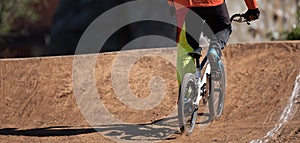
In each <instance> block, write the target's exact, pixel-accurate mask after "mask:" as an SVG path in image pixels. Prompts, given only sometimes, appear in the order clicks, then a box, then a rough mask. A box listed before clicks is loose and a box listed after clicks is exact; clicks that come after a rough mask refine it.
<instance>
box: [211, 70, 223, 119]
mask: <svg viewBox="0 0 300 143" xmlns="http://www.w3.org/2000/svg"><path fill="white" fill-rule="evenodd" d="M220 68H221V69H220V70H221V74H222V75H221V79H220V80H218V81H214V80H212V79H211V78H209V80H208V81H209V83H210V90H209V99H208V102H209V103H208V104H209V113H210V119H211V120H214V119H218V118H220V117H221V115H222V112H223V108H224V98H225V93H226V78H225V69H224V66H223V64H220Z"/></svg>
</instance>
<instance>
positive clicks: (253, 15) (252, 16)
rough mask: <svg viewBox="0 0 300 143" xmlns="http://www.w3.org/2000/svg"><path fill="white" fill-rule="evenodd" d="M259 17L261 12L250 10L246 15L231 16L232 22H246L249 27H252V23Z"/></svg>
mask: <svg viewBox="0 0 300 143" xmlns="http://www.w3.org/2000/svg"><path fill="white" fill-rule="evenodd" d="M259 16H260V11H259V10H258V9H249V10H248V11H247V12H246V13H244V14H242V13H241V14H234V15H233V16H231V18H230V21H235V22H238V23H243V22H246V23H247V24H248V25H250V22H251V21H253V20H256V19H258V18H259Z"/></svg>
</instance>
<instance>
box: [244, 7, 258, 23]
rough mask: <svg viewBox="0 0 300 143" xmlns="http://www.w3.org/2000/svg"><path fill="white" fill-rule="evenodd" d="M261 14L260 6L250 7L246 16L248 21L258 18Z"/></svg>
mask: <svg viewBox="0 0 300 143" xmlns="http://www.w3.org/2000/svg"><path fill="white" fill-rule="evenodd" d="M259 16H260V11H259V9H258V8H256V9H248V11H247V12H246V13H245V14H244V18H245V19H246V20H247V21H253V20H257V19H258V18H259Z"/></svg>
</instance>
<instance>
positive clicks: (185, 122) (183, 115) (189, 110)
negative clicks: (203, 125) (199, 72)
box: [178, 73, 198, 135]
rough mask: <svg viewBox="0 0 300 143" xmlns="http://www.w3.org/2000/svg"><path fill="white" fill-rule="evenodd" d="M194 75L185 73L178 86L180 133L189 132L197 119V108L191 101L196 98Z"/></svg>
mask: <svg viewBox="0 0 300 143" xmlns="http://www.w3.org/2000/svg"><path fill="white" fill-rule="evenodd" d="M195 83H196V82H195V76H194V75H193V74H191V73H187V74H185V76H184V78H183V80H182V83H181V88H180V95H179V101H178V120H179V128H180V131H181V133H184V132H185V133H186V134H187V135H189V134H191V133H192V132H193V130H194V128H195V124H196V119H197V112H198V110H197V108H196V107H195V105H194V104H193V102H194V101H195V100H196V98H197V91H196V84H195Z"/></svg>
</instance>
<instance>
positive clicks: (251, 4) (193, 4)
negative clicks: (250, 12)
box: [168, 0, 258, 9]
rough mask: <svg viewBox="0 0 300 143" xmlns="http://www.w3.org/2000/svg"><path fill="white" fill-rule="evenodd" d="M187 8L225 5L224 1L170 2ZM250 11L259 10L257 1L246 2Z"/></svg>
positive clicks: (174, 0)
mask: <svg viewBox="0 0 300 143" xmlns="http://www.w3.org/2000/svg"><path fill="white" fill-rule="evenodd" d="M168 1H169V2H175V3H177V4H180V5H183V6H185V7H210V6H218V5H221V4H223V3H224V0H168ZM244 1H245V3H246V5H247V7H248V8H249V9H255V8H258V5H257V2H256V0H244Z"/></svg>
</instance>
